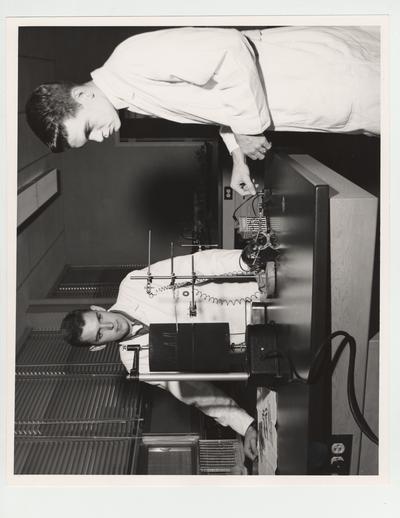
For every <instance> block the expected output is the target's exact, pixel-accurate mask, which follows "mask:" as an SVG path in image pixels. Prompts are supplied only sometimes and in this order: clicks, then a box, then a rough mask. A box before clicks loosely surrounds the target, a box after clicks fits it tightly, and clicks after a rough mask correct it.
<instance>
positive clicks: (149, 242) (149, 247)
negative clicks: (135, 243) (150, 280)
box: [147, 230, 151, 275]
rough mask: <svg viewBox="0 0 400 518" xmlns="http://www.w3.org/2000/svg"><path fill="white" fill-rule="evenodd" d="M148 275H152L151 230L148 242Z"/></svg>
mask: <svg viewBox="0 0 400 518" xmlns="http://www.w3.org/2000/svg"><path fill="white" fill-rule="evenodd" d="M147 264H148V267H147V275H150V265H151V230H149V240H148V244H147Z"/></svg>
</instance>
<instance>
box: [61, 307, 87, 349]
mask: <svg viewBox="0 0 400 518" xmlns="http://www.w3.org/2000/svg"><path fill="white" fill-rule="evenodd" d="M86 313H89V310H88V309H74V310H73V311H70V312H69V313H68V315H66V316H65V317H64V318H63V321H62V322H61V332H62V336H63V338H64V340H65V341H66V342H67V343H69V345H73V346H75V347H88V346H89V345H91V344H90V343H89V342H84V341H82V340H81V337H82V330H83V326H84V325H85V321H84V319H83V317H84V315H85V314H86Z"/></svg>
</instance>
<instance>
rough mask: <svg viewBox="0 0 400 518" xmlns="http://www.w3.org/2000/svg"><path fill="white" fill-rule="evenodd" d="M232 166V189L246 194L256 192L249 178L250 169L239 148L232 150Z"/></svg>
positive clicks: (243, 194)
mask: <svg viewBox="0 0 400 518" xmlns="http://www.w3.org/2000/svg"><path fill="white" fill-rule="evenodd" d="M232 159H233V167H232V176H231V187H232V189H233V190H234V191H236V192H237V193H239V194H241V195H242V196H246V195H247V194H252V195H254V194H256V189H255V187H254V185H253V182H252V181H251V178H250V171H249V168H248V167H247V164H246V161H245V157H244V156H243V153H242V152H241V151H240V149H239V148H237V149H235V150H233V152H232Z"/></svg>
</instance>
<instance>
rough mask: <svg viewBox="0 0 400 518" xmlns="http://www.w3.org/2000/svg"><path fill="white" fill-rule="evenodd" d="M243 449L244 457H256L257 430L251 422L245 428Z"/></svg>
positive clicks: (253, 458) (252, 458)
mask: <svg viewBox="0 0 400 518" xmlns="http://www.w3.org/2000/svg"><path fill="white" fill-rule="evenodd" d="M243 449H244V454H245V455H246V457H248V458H249V459H250V460H255V459H256V457H257V455H258V451H257V430H256V429H255V427H254V425H253V424H251V425H250V426H249V427H248V428H247V430H246V433H245V436H244V440H243Z"/></svg>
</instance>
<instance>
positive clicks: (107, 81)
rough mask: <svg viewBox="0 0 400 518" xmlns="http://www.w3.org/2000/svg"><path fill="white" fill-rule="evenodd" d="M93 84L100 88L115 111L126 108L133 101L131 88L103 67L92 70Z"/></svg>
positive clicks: (133, 94) (133, 95)
mask: <svg viewBox="0 0 400 518" xmlns="http://www.w3.org/2000/svg"><path fill="white" fill-rule="evenodd" d="M90 75H91V77H92V79H93V82H94V84H95V85H96V86H97V87H98V88H100V90H101V91H102V92H103V93H104V95H105V96H106V97H107V99H108V100H109V101H110V102H111V104H112V105H113V106H114V108H115V109H116V110H122V109H123V108H127V107H128V105H129V103H130V102H132V101H133V99H134V97H135V93H134V91H133V88H132V87H131V86H129V85H128V84H127V83H126V82H125V81H123V80H122V79H120V78H119V77H118V76H116V75H115V74H114V73H113V72H112V71H110V70H107V69H106V68H105V67H104V66H103V67H101V68H98V69H97V70H94V71H93V72H92V73H91V74H90Z"/></svg>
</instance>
